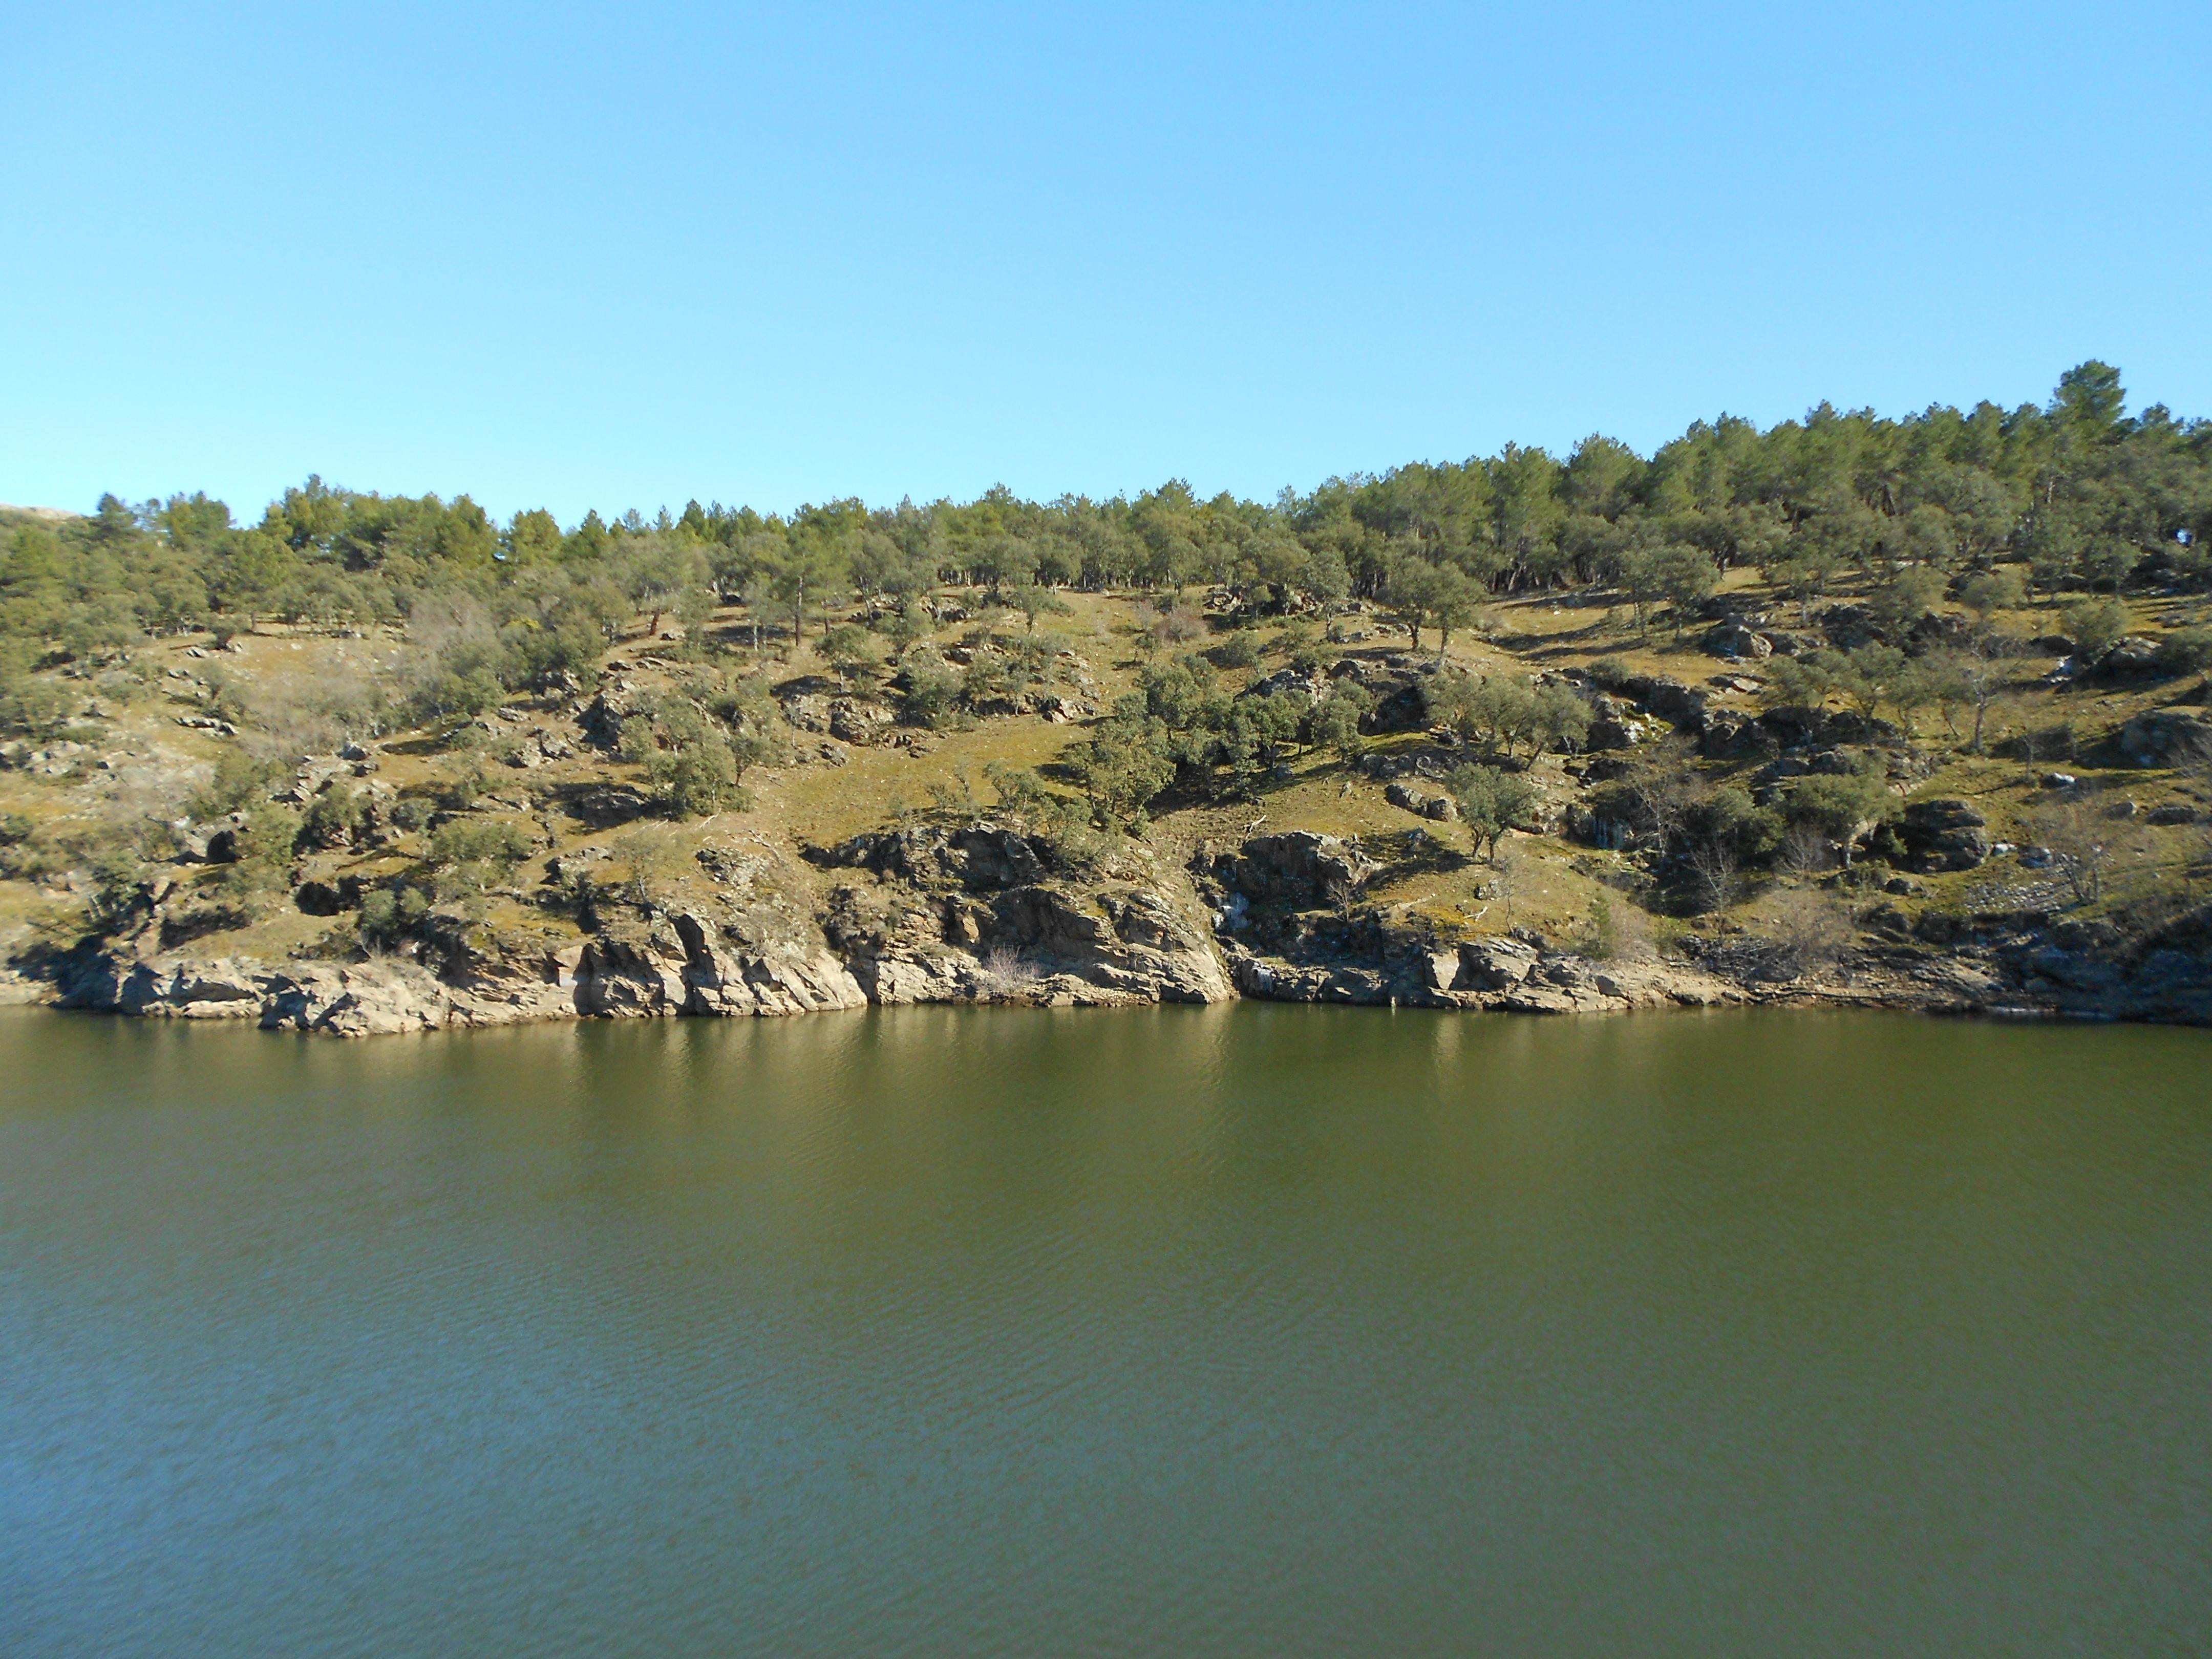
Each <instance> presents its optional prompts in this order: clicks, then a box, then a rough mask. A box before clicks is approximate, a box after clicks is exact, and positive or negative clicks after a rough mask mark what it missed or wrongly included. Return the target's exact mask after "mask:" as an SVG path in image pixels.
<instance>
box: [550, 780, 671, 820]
mask: <svg viewBox="0 0 2212 1659" xmlns="http://www.w3.org/2000/svg"><path fill="white" fill-rule="evenodd" d="M651 808H652V803H651V802H650V801H648V800H647V799H646V798H645V797H644V795H642V794H641V793H639V792H638V791H637V790H635V789H634V788H632V787H630V786H629V784H626V783H610V784H602V785H600V786H599V787H596V788H591V789H586V790H583V791H581V792H580V793H577V794H575V795H574V796H572V797H571V798H570V799H569V801H568V811H569V814H570V816H571V817H575V818H577V819H579V820H580V821H581V822H582V823H584V824H585V825H586V826H587V827H588V828H591V829H613V828H614V827H615V826H616V825H617V824H623V823H629V822H630V820H632V819H633V818H640V817H644V816H645V814H646V813H647V811H650V810H651Z"/></svg>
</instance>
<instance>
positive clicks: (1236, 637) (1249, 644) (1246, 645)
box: [1207, 629, 1260, 668]
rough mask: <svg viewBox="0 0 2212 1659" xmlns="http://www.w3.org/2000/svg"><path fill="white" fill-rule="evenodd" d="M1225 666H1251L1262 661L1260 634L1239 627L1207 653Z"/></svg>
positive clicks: (1219, 664)
mask: <svg viewBox="0 0 2212 1659" xmlns="http://www.w3.org/2000/svg"><path fill="white" fill-rule="evenodd" d="M1207 654H1208V655H1210V656H1211V657H1212V659H1213V661H1214V662H1215V664H1216V665H1218V666H1220V667H1223V668H1251V667H1255V666H1256V665H1258V663H1259V661H1260V636H1259V635H1257V634H1255V633H1253V632H1252V631H1251V630H1250V629H1238V630H1237V632H1235V633H1233V634H1231V635H1230V636H1229V637H1228V638H1227V639H1225V640H1224V641H1222V642H1221V643H1220V644H1218V645H1217V646H1215V647H1213V649H1212V651H1211V652H1210V653H1207Z"/></svg>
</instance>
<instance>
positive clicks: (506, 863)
mask: <svg viewBox="0 0 2212 1659" xmlns="http://www.w3.org/2000/svg"><path fill="white" fill-rule="evenodd" d="M532 845H533V843H532V840H531V837H530V835H529V833H528V832H527V831H526V830H525V829H523V828H522V826H521V825H520V824H517V823H508V822H507V821H506V820H504V819H501V818H473V817H470V818H451V819H448V820H447V822H446V823H441V824H440V825H439V826H438V828H437V829H435V831H433V832H432V834H431V836H430V847H429V860H430V862H431V864H432V865H433V866H435V867H436V869H437V870H438V872H439V877H440V879H439V885H440V887H441V890H454V891H459V892H467V893H479V894H480V893H486V892H489V891H490V890H492V889H493V888H495V887H497V886H499V885H500V884H502V883H504V882H506V881H507V880H508V879H509V878H512V877H513V874H514V870H515V866H517V865H519V864H520V863H521V862H522V860H525V859H526V858H528V857H529V856H530V852H531V848H532Z"/></svg>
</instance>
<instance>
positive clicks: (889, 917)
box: [807, 823, 1234, 1006]
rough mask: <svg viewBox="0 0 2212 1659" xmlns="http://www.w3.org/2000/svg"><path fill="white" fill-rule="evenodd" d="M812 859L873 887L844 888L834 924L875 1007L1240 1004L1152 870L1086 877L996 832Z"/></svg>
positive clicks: (876, 839)
mask: <svg viewBox="0 0 2212 1659" xmlns="http://www.w3.org/2000/svg"><path fill="white" fill-rule="evenodd" d="M807 856H808V857H809V859H810V860H812V861H813V862H814V863H816V864H817V865H820V866H823V868H825V869H830V870H852V871H854V872H864V873H866V875H868V876H870V877H872V881H870V882H869V883H867V884H865V885H863V884H857V883H855V884H844V885H841V886H839V887H838V888H836V890H835V891H834V892H833V893H832V894H831V896H830V901H829V908H828V910H827V913H826V915H825V916H824V920H823V927H824V932H825V933H826V934H827V936H828V938H829V943H830V944H831V945H832V946H833V947H834V948H835V949H836V951H837V952H838V953H839V954H840V955H841V956H842V957H843V960H844V963H845V965H846V967H847V968H848V969H849V971H850V973H851V975H852V976H853V978H854V981H856V982H857V983H858V985H859V986H860V989H861V990H862V991H863V992H864V993H865V994H866V997H867V1000H869V1001H871V1002H876V1003H886V1004H896V1003H910V1002H964V1001H1017V1002H1031V1003H1044V1004H1054V1005H1067V1006H1085V1005H1097V1004H1112V1003H1136V1002H1219V1001H1223V1000H1227V999H1228V998H1229V997H1231V995H1233V994H1234V992H1233V990H1232V989H1231V986H1230V983H1229V981H1228V977H1227V975H1225V972H1224V971H1223V968H1222V964H1221V962H1220V960H1219V958H1218V957H1216V956H1215V954H1214V952H1213V949H1212V945H1211V943H1210V942H1209V941H1208V939H1207V938H1206V933H1205V931H1204V929H1203V928H1202V927H1200V925H1199V924H1198V923H1197V921H1195V920H1194V918H1193V917H1192V916H1190V915H1188V914H1187V908H1188V905H1187V902H1179V899H1180V896H1179V895H1178V894H1176V892H1175V891H1173V890H1172V889H1171V888H1170V886H1169V885H1168V884H1167V883H1165V882H1164V881H1163V880H1161V879H1160V878H1158V877H1157V876H1156V875H1153V874H1152V872H1150V871H1148V870H1146V871H1135V872H1130V871H1122V872H1115V873H1109V874H1096V873H1090V872H1077V871H1074V870H1072V869H1069V868H1066V867H1065V866H1064V865H1063V864H1062V862H1061V860H1060V858H1059V857H1058V855H1057V854H1055V853H1054V851H1053V849H1052V848H1051V846H1050V845H1049V844H1048V842H1045V841H1043V840H1042V838H1039V837H1035V836H1029V835H1026V834H1024V833H1023V832H1022V831H1020V830H1018V829H1012V828H1007V827H1005V826H1000V825H993V824H987V823H975V824H971V825H969V826H967V827H964V828H959V829H946V828H943V827H939V826H922V827H916V828H912V829H896V830H886V831H883V832H881V833H878V834H874V835H865V836H855V837H854V838H853V839H852V840H851V841H848V842H843V843H842V844H841V845H839V846H836V847H832V848H812V849H810V851H809V853H808V854H807Z"/></svg>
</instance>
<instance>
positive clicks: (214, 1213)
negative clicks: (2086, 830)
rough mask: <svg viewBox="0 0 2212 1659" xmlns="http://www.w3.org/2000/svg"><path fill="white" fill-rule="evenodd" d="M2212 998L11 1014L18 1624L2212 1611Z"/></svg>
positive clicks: (1045, 1636) (1013, 1631) (724, 1630)
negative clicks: (427, 1028)
mask: <svg viewBox="0 0 2212 1659" xmlns="http://www.w3.org/2000/svg"><path fill="white" fill-rule="evenodd" d="M2206 1044H2207V1039H2206V1037H2205V1036H2203V1034H2200V1033H2191V1032H2177V1031H2154V1030H2111V1029H2075V1030H2019V1029H2000V1028H1992V1027H1984V1026H1973V1025H1960V1024H1936V1023H1932V1022H1915V1021H1910V1020H1902V1019H1891V1018H1871V1017H1869V1018H1854V1017H1844V1016H1835V1015H1812V1014H1806V1015H1764V1016H1747V1015H1725V1016H1712V1017H1691V1016H1682V1017H1669V1018H1649V1019H1616V1020H1584V1021H1555V1022H1544V1021H1537V1020H1516V1019H1505V1018H1479V1017H1453V1016H1436V1015H1430V1014H1423V1013H1414V1012H1400V1013H1396V1014H1390V1013H1386V1012H1379V1011H1357V1010H1341V1011H1339V1010H1318V1009H1305V1008H1270V1007H1261V1006H1235V1007H1231V1008H1227V1009H1212V1010H1198V1009H1166V1010H1153V1011H1133V1012H1116V1013H1096V1012H1091V1013H1083V1012H1036V1013H1030V1012H1023V1013H993V1012H987V1011H976V1010H912V1011H902V1012H896V1013H888V1014H886V1013H866V1014H855V1015H851V1016H819V1017H813V1018H805V1019H799V1020H791V1021H732V1022H726V1023H724V1022H708V1021H682V1022H674V1023H667V1024H652V1025H623V1026H610V1025H600V1024H590V1025H567V1026H556V1027H546V1028H542V1029H536V1030H520V1031H507V1032H491V1033H480V1034H474V1035H469V1036H458V1037H438V1038H425V1039H422V1040H402V1039H392V1040H386V1041H380V1042H367V1043H360V1044H341V1043H334V1042H326V1041H315V1040H295V1039H289V1038H279V1037H271V1036H263V1035H261V1034H258V1033H253V1032H247V1031H239V1030H195V1029H190V1028H184V1027H177V1026H165V1025H161V1024H152V1023H145V1024H141V1023H135V1022H125V1021H103V1020H97V1019H91V1018H64V1017H57V1016H51V1015H44V1014H39V1013H33V1012H21V1013H13V1014H11V1015H9V1017H5V1018H0V1066H4V1074H5V1075H6V1076H7V1077H8V1078H9V1079H11V1081H10V1084H9V1087H8V1089H7V1091H6V1092H5V1096H4V1104H0V1651H4V1652H6V1653H8V1654H9V1655H11V1656H13V1655H43V1654H56V1655H60V1654H71V1655H75V1654H91V1653H99V1654H112V1655H136V1654H146V1655H157V1654H158V1655H163V1656H174V1655H196V1654H208V1655H216V1654H222V1655H236V1654H261V1653H268V1654H285V1655H301V1654H307V1655H315V1654H376V1655H413V1654H424V1655H428V1654H441V1655H442V1654H451V1653H459V1652H466V1653H471V1654H507V1653H514V1654H523V1653H528V1654H570V1653H574V1654H592V1655H601V1654H626V1653H636V1654H671V1653H678V1654H681V1653H748V1654H750V1653H761V1654H779V1655H781V1654H811V1653H821V1654H854V1653H932V1654H933V1653H946V1654H956V1653H957V1654H989V1653H1006V1654H1034V1653H1046V1652H1064V1651H1097V1652H1108V1653H1176V1654H1201V1655H1203V1654H1231V1653H1234V1654H1245V1653H1312V1654H1336V1653H1344V1652H1349V1651H1367V1652H1376V1651H1388V1652H1394V1653H1429V1652H1434V1653H1447V1652H1449V1653H1462V1652H1468V1651H1496V1652H1501V1653H1535V1652H1541V1653H1579V1652H1635V1653H1643V1652H1651V1651H1684V1652H1700V1653H1704V1652H1742V1653H1770V1652H1775V1651H1790V1652H1822V1651H1833V1652H1854V1653H1859V1652H1869V1651H1915V1652H1935V1651H1944V1652H2019V1651H2035V1652H2065V1651H2080V1652H2112V1651H2142V1650H2177V1651H2178V1650H2187V1649H2189V1648H2191V1647H2192V1646H2194V1645H2196V1644H2197V1640H2198V1638H2200V1637H2201V1636H2202V1635H2203V1630H2204V1627H2205V1626H2206V1623H2207V1622H2208V1620H2209V1619H2212V1614H2208V1612H2207V1609H2208V1607H2212V1554H2208V1553H2207V1552H2206V1551H2205V1549H2204V1548H2203V1541H2204V1540H2205V1539H2206V1538H2207V1537H2208V1536H2212V1513H2209V1512H2208V1510H2212V1403H2208V1402H2212V1395H2208V1393H2207V1391H2206V1389H2205V1388H2204V1384H2203V1379H2204V1377H2205V1376H2206V1375H2207V1374H2208V1366H2207V1361H2208V1359H2212V1317H2208V1316H2212V1250H2208V1248H2207V1247H2208V1245H2212V1203H2208V1200H2212V1090H2208V1089H2207V1088H2206V1086H2205V1077H2206V1069H2205V1061H2206V1057H2207V1053H2208V1049H2207V1046H2206Z"/></svg>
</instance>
